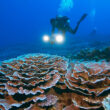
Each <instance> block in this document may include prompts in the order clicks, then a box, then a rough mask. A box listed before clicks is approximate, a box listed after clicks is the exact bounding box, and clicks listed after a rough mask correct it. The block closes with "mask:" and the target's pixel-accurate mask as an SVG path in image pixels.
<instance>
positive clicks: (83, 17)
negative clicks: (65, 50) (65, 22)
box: [68, 14, 87, 34]
mask: <svg viewBox="0 0 110 110" xmlns="http://www.w3.org/2000/svg"><path fill="white" fill-rule="evenodd" d="M86 16H87V14H83V16H82V17H81V18H80V20H79V21H78V22H77V25H76V27H75V29H72V28H71V27H69V28H68V31H69V32H71V33H72V34H75V33H76V32H77V30H78V28H79V25H80V23H81V22H82V21H83V20H84V19H85V18H86Z"/></svg>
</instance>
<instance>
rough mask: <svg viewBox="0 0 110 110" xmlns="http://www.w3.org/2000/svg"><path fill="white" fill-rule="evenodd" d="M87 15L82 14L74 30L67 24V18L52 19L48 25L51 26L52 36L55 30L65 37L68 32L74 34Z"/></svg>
mask: <svg viewBox="0 0 110 110" xmlns="http://www.w3.org/2000/svg"><path fill="white" fill-rule="evenodd" d="M86 16H87V14H83V16H82V17H81V18H80V20H79V21H78V22H77V25H76V27H75V29H72V28H71V26H70V24H69V22H70V20H69V18H68V17H67V16H62V17H60V16H57V17H56V18H52V19H51V20H50V23H51V25H52V32H51V33H52V35H51V36H53V34H54V32H55V29H58V32H60V31H61V32H62V34H63V36H64V37H65V33H66V32H70V33H71V34H75V33H76V32H77V30H78V28H79V25H80V23H81V22H82V21H83V20H84V19H85V18H86Z"/></svg>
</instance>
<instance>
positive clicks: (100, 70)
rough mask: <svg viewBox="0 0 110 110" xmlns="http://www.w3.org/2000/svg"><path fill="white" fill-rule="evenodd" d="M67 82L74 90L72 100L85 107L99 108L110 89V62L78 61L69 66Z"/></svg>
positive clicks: (75, 103)
mask: <svg viewBox="0 0 110 110" xmlns="http://www.w3.org/2000/svg"><path fill="white" fill-rule="evenodd" d="M65 84H66V85H67V87H68V88H69V89H70V90H72V91H74V92H75V94H74V93H73V95H72V102H73V103H74V105H76V106H78V107H79V108H83V109H87V110H89V109H91V110H93V109H98V108H101V107H102V100H103V98H104V97H105V95H107V94H108V93H107V92H109V90H110V64H109V63H106V62H104V61H102V62H98V63H97V62H89V63H87V62H82V63H76V64H75V65H74V68H69V69H68V72H67V74H66V80H65Z"/></svg>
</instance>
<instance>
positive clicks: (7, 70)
mask: <svg viewBox="0 0 110 110" xmlns="http://www.w3.org/2000/svg"><path fill="white" fill-rule="evenodd" d="M62 65H63V66H62ZM66 65H67V61H66V60H65V59H64V58H61V57H58V56H50V55H43V54H35V55H32V54H31V55H26V56H21V57H18V58H17V59H12V60H9V61H4V62H3V63H2V65H1V67H0V73H1V75H2V77H4V80H5V81H3V80H2V81H1V83H2V85H1V86H2V93H3V98H2V99H0V105H1V106H2V107H3V106H4V107H5V108H6V110H8V109H9V108H13V106H14V107H17V108H22V107H24V106H25V107H27V105H32V104H34V103H36V102H37V101H39V100H40V101H45V100H47V99H48V98H49V96H46V91H47V90H48V89H50V88H52V87H53V86H55V85H56V83H57V82H58V81H59V80H60V78H61V77H60V74H65V72H66V70H65V66H66ZM45 103H46V102H45ZM52 104H53V103H52ZM2 107H1V109H2ZM28 107H29V106H28ZM17 108H16V109H17Z"/></svg>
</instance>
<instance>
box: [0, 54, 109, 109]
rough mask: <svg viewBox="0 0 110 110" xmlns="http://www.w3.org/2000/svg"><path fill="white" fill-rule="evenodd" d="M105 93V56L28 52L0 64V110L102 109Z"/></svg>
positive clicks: (107, 73) (107, 86)
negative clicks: (101, 58)
mask: <svg viewBox="0 0 110 110" xmlns="http://www.w3.org/2000/svg"><path fill="white" fill-rule="evenodd" d="M109 94H110V63H109V62H107V61H105V60H104V61H98V62H96V61H89V62H85V61H83V62H79V61H70V60H68V59H67V58H65V57H60V56H56V55H47V54H28V55H23V56H19V57H17V58H14V59H10V60H7V61H3V62H2V63H1V66H0V109H1V110H104V107H105V106H104V105H103V101H105V100H106V97H107V96H108V95H109ZM103 106H104V107H103Z"/></svg>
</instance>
